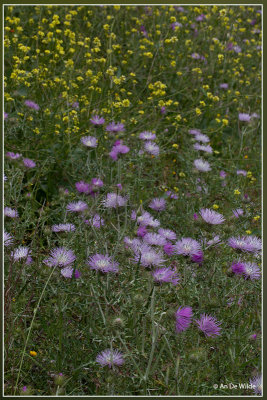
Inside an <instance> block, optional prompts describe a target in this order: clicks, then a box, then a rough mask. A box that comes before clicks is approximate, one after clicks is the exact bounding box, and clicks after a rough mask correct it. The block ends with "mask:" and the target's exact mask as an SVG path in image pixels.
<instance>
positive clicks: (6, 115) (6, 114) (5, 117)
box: [4, 111, 8, 120]
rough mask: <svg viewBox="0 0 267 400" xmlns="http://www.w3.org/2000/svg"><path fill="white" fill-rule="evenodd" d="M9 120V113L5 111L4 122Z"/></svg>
mask: <svg viewBox="0 0 267 400" xmlns="http://www.w3.org/2000/svg"><path fill="white" fill-rule="evenodd" d="M7 118H8V113H6V112H5V111H4V120H6V119H7Z"/></svg>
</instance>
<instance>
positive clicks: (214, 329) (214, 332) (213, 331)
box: [196, 314, 221, 337]
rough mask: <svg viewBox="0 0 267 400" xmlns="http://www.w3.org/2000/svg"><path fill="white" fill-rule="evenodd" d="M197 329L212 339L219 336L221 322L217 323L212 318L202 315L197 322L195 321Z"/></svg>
mask: <svg viewBox="0 0 267 400" xmlns="http://www.w3.org/2000/svg"><path fill="white" fill-rule="evenodd" d="M196 323H197V325H198V328H199V329H200V330H201V331H202V332H203V333H204V335H205V336H206V337H207V336H210V337H213V336H218V335H220V334H221V333H220V330H221V328H220V326H219V325H221V322H218V321H217V320H216V319H215V318H214V317H212V316H210V315H207V314H202V315H201V316H200V319H199V320H196Z"/></svg>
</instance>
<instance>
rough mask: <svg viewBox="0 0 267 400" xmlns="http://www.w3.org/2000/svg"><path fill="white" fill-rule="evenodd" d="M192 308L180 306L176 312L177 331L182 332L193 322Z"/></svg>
mask: <svg viewBox="0 0 267 400" xmlns="http://www.w3.org/2000/svg"><path fill="white" fill-rule="evenodd" d="M192 315H193V312H192V308H191V307H188V306H186V307H179V308H178V310H177V311H176V313H175V317H176V332H177V333H180V332H183V331H185V330H187V329H188V328H189V326H190V324H191V322H192Z"/></svg>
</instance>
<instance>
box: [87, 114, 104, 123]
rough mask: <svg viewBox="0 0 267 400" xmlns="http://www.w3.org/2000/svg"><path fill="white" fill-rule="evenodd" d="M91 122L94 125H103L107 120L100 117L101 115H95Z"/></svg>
mask: <svg viewBox="0 0 267 400" xmlns="http://www.w3.org/2000/svg"><path fill="white" fill-rule="evenodd" d="M90 122H92V124H94V125H103V124H104V123H105V119H104V118H103V117H100V116H99V115H94V116H93V117H92V118H91V119H90Z"/></svg>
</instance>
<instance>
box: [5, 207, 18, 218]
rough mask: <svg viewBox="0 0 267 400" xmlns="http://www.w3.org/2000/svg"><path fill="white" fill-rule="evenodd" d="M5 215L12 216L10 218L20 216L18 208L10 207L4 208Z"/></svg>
mask: <svg viewBox="0 0 267 400" xmlns="http://www.w3.org/2000/svg"><path fill="white" fill-rule="evenodd" d="M4 215H5V216H6V217H10V218H18V216H19V214H18V212H17V210H13V209H12V208H10V207H5V208H4Z"/></svg>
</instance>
